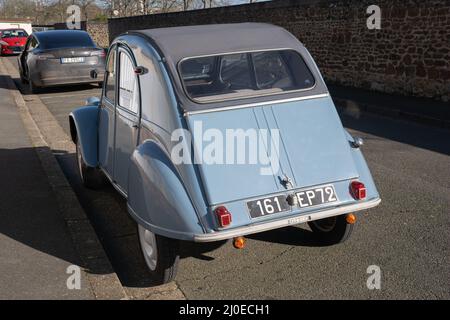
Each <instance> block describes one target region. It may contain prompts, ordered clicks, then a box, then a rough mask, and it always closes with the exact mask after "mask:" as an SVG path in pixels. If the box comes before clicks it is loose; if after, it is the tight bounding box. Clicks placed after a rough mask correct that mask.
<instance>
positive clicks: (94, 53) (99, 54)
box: [91, 50, 106, 58]
mask: <svg viewBox="0 0 450 320" xmlns="http://www.w3.org/2000/svg"><path fill="white" fill-rule="evenodd" d="M91 56H95V57H101V58H104V57H106V52H105V50H97V51H91Z"/></svg>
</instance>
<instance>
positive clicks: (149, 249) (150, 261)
mask: <svg viewBox="0 0 450 320" xmlns="http://www.w3.org/2000/svg"><path fill="white" fill-rule="evenodd" d="M138 229H139V241H140V242H141V248H142V253H143V254H144V259H145V262H146V263H147V266H148V267H149V269H150V270H152V271H155V269H156V264H157V262H158V260H157V254H158V253H157V248H156V237H155V234H154V233H153V232H151V231H149V230H147V229H145V228H143V227H142V226H140V225H139V226H138Z"/></svg>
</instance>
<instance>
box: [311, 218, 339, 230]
mask: <svg viewBox="0 0 450 320" xmlns="http://www.w3.org/2000/svg"><path fill="white" fill-rule="evenodd" d="M336 220H337V218H336V217H331V218H326V219H321V220H317V221H313V223H314V225H315V226H316V228H317V229H319V230H320V231H322V232H330V231H331V230H333V229H334V227H335V226H336Z"/></svg>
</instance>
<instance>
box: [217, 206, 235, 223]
mask: <svg viewBox="0 0 450 320" xmlns="http://www.w3.org/2000/svg"><path fill="white" fill-rule="evenodd" d="M214 212H215V214H216V216H217V220H218V221H219V226H220V227H221V228H224V227H228V226H229V225H230V224H231V213H230V212H229V211H228V209H227V208H225V207H224V206H220V207H217V208H216V209H215V210H214Z"/></svg>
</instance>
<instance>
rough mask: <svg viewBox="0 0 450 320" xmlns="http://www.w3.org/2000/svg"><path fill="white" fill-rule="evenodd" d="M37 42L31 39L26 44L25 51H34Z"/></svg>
mask: <svg viewBox="0 0 450 320" xmlns="http://www.w3.org/2000/svg"><path fill="white" fill-rule="evenodd" d="M37 44H38V43H37V40H36V38H34V37H32V38H31V39H30V41H29V42H28V48H27V50H28V51H31V50H34V49H36V48H37Z"/></svg>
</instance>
